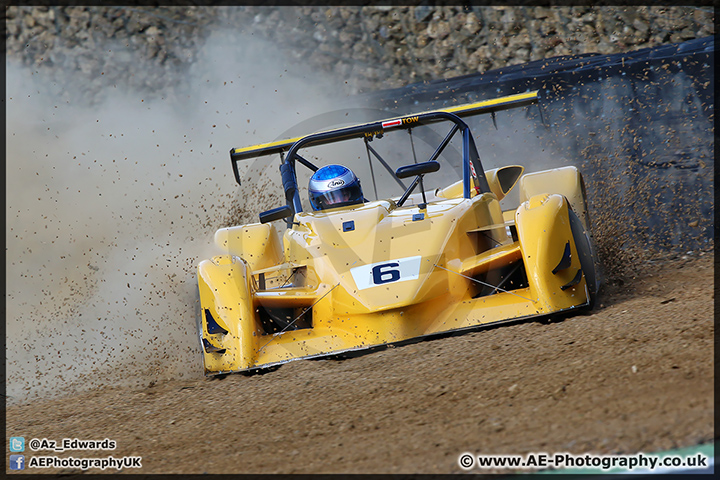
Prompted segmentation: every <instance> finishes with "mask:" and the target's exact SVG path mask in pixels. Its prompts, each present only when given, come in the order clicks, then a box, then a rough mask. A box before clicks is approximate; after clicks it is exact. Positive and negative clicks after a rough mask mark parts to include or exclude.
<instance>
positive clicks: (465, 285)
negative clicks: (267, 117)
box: [198, 92, 598, 375]
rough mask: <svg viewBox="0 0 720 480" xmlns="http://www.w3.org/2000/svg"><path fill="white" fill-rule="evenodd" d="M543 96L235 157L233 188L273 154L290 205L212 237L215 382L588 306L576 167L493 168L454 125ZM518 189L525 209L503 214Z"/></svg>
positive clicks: (588, 244)
mask: <svg viewBox="0 0 720 480" xmlns="http://www.w3.org/2000/svg"><path fill="white" fill-rule="evenodd" d="M537 102H538V94H537V92H529V93H524V94H519V95H512V96H508V97H503V98H499V99H495V100H489V101H483V102H478V103H472V104H465V105H459V106H455V107H451V108H446V109H440V110H434V111H429V112H423V113H417V114H413V115H406V116H402V117H397V118H391V119H387V120H380V121H372V122H367V123H362V124H359V125H353V126H349V127H344V128H337V129H333V130H328V131H323V132H319V133H313V134H310V135H307V136H303V137H299V138H293V139H288V140H282V141H277V142H271V143H266V144H261V145H255V146H251V147H247V148H237V149H233V150H231V151H230V154H231V163H232V166H233V170H234V173H235V177H236V179H237V181H238V182H240V174H239V168H238V162H239V161H242V160H246V159H250V158H256V157H261V156H267V155H278V156H279V160H280V177H281V179H282V189H283V191H284V197H285V200H286V204H285V205H283V206H279V207H277V208H274V209H272V210H269V211H266V212H263V213H261V214H260V215H259V217H260V218H259V220H260V221H259V222H258V223H251V224H247V225H239V226H233V227H229V228H222V229H220V230H218V231H217V232H216V234H215V243H216V244H217V245H218V246H219V247H220V248H222V249H223V251H224V252H225V253H224V254H222V255H218V256H215V257H213V258H211V259H209V260H204V261H202V262H201V263H200V264H199V265H198V286H199V291H200V308H201V312H200V318H199V322H198V323H199V325H198V327H199V328H198V334H199V336H200V341H201V344H202V353H203V360H204V368H205V372H206V374H213V375H214V374H224V373H228V372H240V371H248V370H253V369H261V368H267V367H270V366H274V365H279V364H282V363H285V362H289V361H292V360H299V359H303V358H313V357H322V356H328V355H336V354H340V353H345V352H351V351H357V350H362V349H367V348H371V347H375V346H380V345H386V344H393V343H398V342H403V341H407V340H410V339H418V338H422V337H425V336H428V335H433V334H440V333H443V332H449V331H455V330H460V329H468V328H473V327H477V326H480V325H489V324H495V323H498V322H504V321H508V320H516V319H521V318H527V317H535V316H544V315H548V314H555V313H558V312H565V311H568V310H571V309H577V308H592V306H593V303H594V299H595V296H596V291H597V286H598V284H597V278H596V273H595V259H594V253H593V245H592V241H591V235H590V233H589V232H590V230H589V220H588V215H587V202H586V199H585V187H584V184H583V179H582V175H581V174H580V172H579V171H578V170H577V169H576V168H575V167H563V168H557V169H551V170H545V171H539V172H534V173H527V174H524V168H523V167H522V166H519V165H509V166H503V167H499V168H494V169H490V170H484V169H483V166H482V164H481V161H480V157H479V155H478V150H477V148H476V145H475V140H474V139H473V135H472V133H471V131H470V128H469V127H468V125H467V123H465V121H464V120H463V119H462V118H461V117H465V116H471V115H481V114H491V115H492V116H493V120H494V115H495V112H497V111H500V110H505V109H510V108H516V107H522V106H529V105H533V104H535V103H537ZM381 144H383V145H385V144H387V148H385V147H382V148H381ZM383 148H384V149H383ZM313 151H317V152H316V153H312V152H313ZM308 152H310V153H308ZM419 160H423V161H419ZM393 162H395V163H396V164H398V163H399V167H398V168H394V167H392V164H393ZM321 165H322V166H321ZM300 167H302V168H300ZM356 172H360V174H359V175H357V174H356ZM303 175H304V177H303ZM308 176H309V179H308V178H307V177H308ZM306 182H307V183H306ZM361 182H362V183H364V184H365V185H366V186H367V185H368V184H370V183H372V186H373V188H372V192H373V193H374V195H370V193H369V192H370V189H369V188H366V189H365V190H366V191H365V192H363V188H362V184H361ZM305 185H307V191H306V190H305ZM513 189H514V192H515V193H514V194H515V195H516V196H517V197H518V200H517V202H518V203H517V204H518V205H519V206H517V207H516V208H515V207H514V208H510V209H506V210H505V211H503V208H502V207H501V201H502V200H503V199H504V198H505V197H506V196H508V194H509V192H510V191H511V190H513ZM373 196H374V198H367V197H373ZM306 197H307V198H306Z"/></svg>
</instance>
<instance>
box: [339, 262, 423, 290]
mask: <svg viewBox="0 0 720 480" xmlns="http://www.w3.org/2000/svg"><path fill="white" fill-rule="evenodd" d="M420 258H421V257H420V256H419V255H418V256H416V257H406V258H399V259H397V260H390V261H385V262H378V263H371V264H369V265H361V266H359V267H355V268H351V269H350V273H351V274H352V277H353V280H355V285H357V287H358V289H359V290H364V289H366V288H372V287H377V286H380V285H385V284H389V283H395V282H397V283H399V282H406V281H408V280H417V278H418V277H419V275H420Z"/></svg>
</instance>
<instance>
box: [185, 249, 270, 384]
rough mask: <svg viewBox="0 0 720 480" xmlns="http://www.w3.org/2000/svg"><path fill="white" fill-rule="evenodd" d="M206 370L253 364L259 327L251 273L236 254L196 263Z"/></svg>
mask: <svg viewBox="0 0 720 480" xmlns="http://www.w3.org/2000/svg"><path fill="white" fill-rule="evenodd" d="M198 283H199V290H200V304H201V305H202V308H203V312H202V315H201V317H202V318H201V323H202V342H201V343H202V345H203V352H202V353H203V359H204V364H205V371H206V372H210V371H211V372H213V373H222V372H229V371H231V370H237V369H238V367H239V368H249V367H250V366H252V365H253V364H254V363H255V356H256V350H257V345H256V343H257V341H258V340H259V338H260V334H261V327H260V325H259V324H258V321H257V320H256V318H255V315H254V308H253V299H252V276H251V275H250V271H249V268H248V266H247V264H246V263H245V262H244V261H243V260H242V259H240V258H239V257H235V256H231V255H218V256H216V257H213V258H212V259H211V260H204V261H202V262H200V264H199V265H198Z"/></svg>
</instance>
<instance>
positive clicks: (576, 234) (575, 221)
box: [568, 207, 598, 310]
mask: <svg viewBox="0 0 720 480" xmlns="http://www.w3.org/2000/svg"><path fill="white" fill-rule="evenodd" d="M568 215H569V217H570V230H571V231H572V235H573V240H574V241H575V248H577V251H578V256H579V257H580V266H581V267H582V270H583V274H584V275H585V283H586V284H587V288H588V297H589V298H588V302H589V303H588V305H587V307H585V308H586V309H587V310H592V309H593V308H594V307H595V300H596V299H597V292H598V277H597V272H596V270H595V255H594V251H593V248H592V244H591V242H590V235H589V232H587V231H585V227H583V224H582V222H581V221H580V219H579V218H578V216H577V214H576V213H575V212H574V211H573V210H572V208H569V207H568Z"/></svg>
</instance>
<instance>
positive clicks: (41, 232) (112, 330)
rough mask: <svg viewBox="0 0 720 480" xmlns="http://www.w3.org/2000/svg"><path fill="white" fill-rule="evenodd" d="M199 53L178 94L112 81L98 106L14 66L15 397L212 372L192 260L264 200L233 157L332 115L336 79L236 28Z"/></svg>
mask: <svg viewBox="0 0 720 480" xmlns="http://www.w3.org/2000/svg"><path fill="white" fill-rule="evenodd" d="M113 48H114V49H117V48H118V47H117V46H113ZM102 51H103V47H101V46H98V54H99V55H101V54H102ZM130 53H133V52H130ZM198 58H200V59H201V60H200V61H199V62H198V63H196V64H193V65H192V66H191V68H190V71H189V72H188V73H187V75H188V77H187V78H186V79H183V81H185V82H187V83H188V85H189V86H190V88H189V89H188V93H187V95H186V96H184V97H182V98H173V99H172V100H169V99H167V98H164V97H163V96H162V95H147V92H145V93H142V92H137V91H129V90H128V89H125V88H124V87H123V86H122V85H110V84H108V85H107V89H106V91H107V95H106V99H105V101H104V102H103V103H102V104H100V105H93V106H92V107H87V106H83V103H82V102H79V101H71V100H69V99H72V98H79V95H80V94H81V92H82V88H83V86H82V80H81V79H80V78H78V82H77V84H76V85H67V86H63V85H57V84H51V82H50V81H48V79H43V78H40V76H39V75H38V74H37V72H32V71H30V70H29V69H27V68H24V67H20V66H18V65H16V64H14V63H12V62H11V61H10V60H8V64H7V97H6V98H7V126H6V137H7V150H6V189H7V191H6V216H7V223H6V244H7V261H6V282H7V292H6V312H7V320H6V327H7V328H6V332H7V333H6V335H7V337H6V342H7V349H6V356H7V383H6V387H7V397H8V398H7V403H9V404H13V403H23V402H29V401H31V400H32V399H35V398H44V397H53V396H62V395H68V394H71V393H73V392H77V391H82V390H86V389H90V388H96V387H101V386H107V385H147V384H151V383H153V382H156V381H159V380H163V379H169V378H182V377H197V376H200V375H202V366H201V356H200V351H199V345H198V338H197V334H196V310H197V308H198V307H197V301H198V300H197V293H196V290H197V286H196V278H195V266H196V265H197V263H198V262H199V261H200V260H202V259H203V258H208V257H210V256H212V255H214V254H217V253H221V252H218V251H216V250H215V247H214V246H213V244H212V236H213V234H214V231H215V230H216V228H218V227H219V226H220V224H221V223H222V221H223V220H222V219H223V218H225V217H226V215H227V212H228V210H229V209H230V206H231V204H234V205H235V206H236V208H238V205H239V208H240V209H242V208H244V206H245V202H246V201H247V202H248V204H250V203H257V201H256V200H254V199H253V200H248V199H247V197H243V196H242V195H240V194H239V193H238V188H237V184H236V183H235V180H234V178H233V174H232V170H231V167H230V161H229V154H228V151H229V149H230V148H231V147H239V146H246V145H251V144H254V143H262V142H267V141H271V140H273V139H274V138H275V137H276V136H277V135H278V134H279V133H281V132H283V131H286V130H288V129H291V128H292V126H293V125H294V124H296V123H298V122H300V121H301V120H302V119H304V118H308V117H311V116H313V115H318V114H320V113H321V112H323V111H327V110H328V109H330V105H332V103H333V98H332V97H331V95H332V93H331V92H332V91H333V82H332V79H322V78H318V74H317V73H316V72H311V71H310V70H309V69H308V70H304V69H303V68H302V67H298V66H292V67H291V65H293V64H292V62H290V61H289V60H287V59H284V58H283V56H282V55H281V53H280V52H277V51H276V50H275V49H274V48H273V46H272V45H267V44H260V43H259V41H258V40H256V39H252V38H244V37H242V36H240V35H237V34H235V33H233V32H216V33H215V34H213V35H211V36H210V37H209V38H208V40H207V43H206V44H205V46H204V49H203V52H202V54H201V55H199V57H198ZM58 90H63V91H65V93H66V94H65V95H61V96H58V95H53V94H51V93H50V92H56V91H58ZM68 93H70V94H68ZM309 99H312V101H309ZM241 168H243V169H245V170H244V171H243V175H245V171H246V170H247V168H249V166H248V165H244V166H242V167H241ZM265 187H267V188H273V189H275V188H277V187H276V186H274V185H267V186H265ZM265 187H264V186H257V187H256V188H257V189H259V190H261V191H262V190H263V189H264V188H265ZM273 206H275V205H272V204H270V205H266V208H271V207H273Z"/></svg>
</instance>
